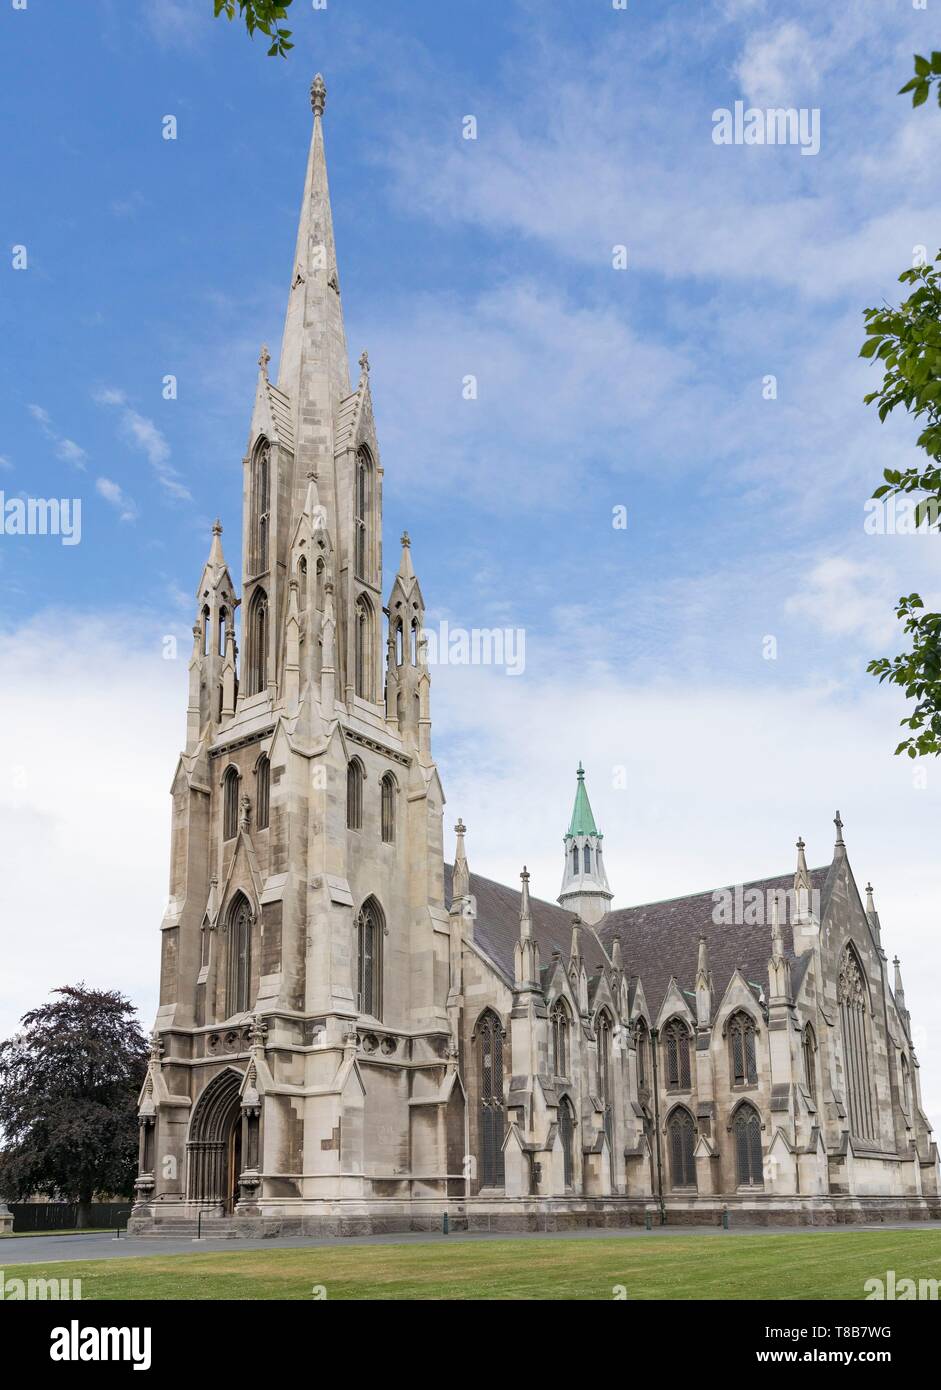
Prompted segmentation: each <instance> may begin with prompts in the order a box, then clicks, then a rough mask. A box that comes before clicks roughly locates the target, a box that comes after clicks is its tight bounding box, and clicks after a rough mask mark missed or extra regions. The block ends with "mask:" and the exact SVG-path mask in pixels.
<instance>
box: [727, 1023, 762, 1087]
mask: <svg viewBox="0 0 941 1390" xmlns="http://www.w3.org/2000/svg"><path fill="white" fill-rule="evenodd" d="M728 1027H729V1065H730V1070H731V1076H732V1085H733V1086H754V1085H755V1083H756V1082H757V1080H758V1062H757V1058H756V1048H755V1037H756V1033H755V1022H754V1019H753V1018H752V1017H751V1015H750V1014H747V1013H745V1012H744V1011H741V1012H739V1013H736V1014H733V1015H732V1017H731V1018H730V1019H729V1026H728Z"/></svg>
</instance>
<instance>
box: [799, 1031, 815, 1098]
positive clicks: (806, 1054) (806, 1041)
mask: <svg viewBox="0 0 941 1390" xmlns="http://www.w3.org/2000/svg"><path fill="white" fill-rule="evenodd" d="M816 1051H817V1039H816V1038H815V1037H814V1030H813V1028H812V1027H811V1025H810V1024H809V1023H808V1024H807V1027H806V1028H805V1029H804V1036H803V1038H802V1039H801V1054H802V1056H803V1059H804V1084H805V1085H806V1087H807V1090H808V1091H809V1093H810V1097H811V1099H812V1100H816V1099H817V1059H816V1057H815V1056H814V1054H815V1052H816Z"/></svg>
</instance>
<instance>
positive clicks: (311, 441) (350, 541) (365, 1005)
mask: <svg viewBox="0 0 941 1390" xmlns="http://www.w3.org/2000/svg"><path fill="white" fill-rule="evenodd" d="M310 95H311V107H312V112H313V129H312V133H311V140H310V147H309V153H308V159H307V171H306V178H305V184H304V193H303V199H302V203H301V211H300V219H299V226H298V233H297V243H296V249H295V253H294V260H293V263H292V266H291V272H290V283H289V290H288V298H287V310H286V315H285V321H284V331H283V335H282V340H281V353H280V360H279V363H278V370H277V377H276V381H275V380H273V379H272V375H271V374H269V364H270V362H271V357H270V354H269V352H268V350H267V349H266V348H263V349H262V352H261V356H260V359H259V364H258V376H257V380H256V385H255V397H254V403H253V407H252V414H251V425H250V429H249V436H248V442H247V448H246V451H245V455H244V458H243V459H242V465H241V466H242V476H243V508H242V513H243V514H242V569H241V596H238V595H237V593H236V589H235V586H234V584H233V581H232V578H231V575H230V572H229V569H228V567H227V565H226V561H225V559H224V557H223V553H222V539H221V537H222V527H221V525H220V524H219V523H217V524H216V525H215V526H214V527H213V535H212V543H211V548H210V553H209V559H208V561H207V564H206V566H205V569H204V571H203V575H202V579H201V581H200V585H199V590H198V597H197V611H196V615H195V617H196V621H195V625H194V628H193V634H194V640H193V655H192V659H191V663H190V683H189V699H188V708H187V736H186V747H185V751H184V752H183V753H182V755H181V757H180V761H179V764H178V766H177V771H176V775H175V778H174V782H173V812H172V817H173V819H172V849H171V886H170V900H169V906H168V909H167V913H166V916H165V918H164V921H163V924H162V966H161V993H160V1007H159V1011H158V1014H157V1020H156V1025H155V1032H154V1043H153V1048H152V1054H151V1062H150V1066H149V1069H148V1075H147V1082H146V1084H145V1088H144V1093H143V1095H142V1098H141V1111H140V1114H141V1126H142V1140H141V1160H140V1169H141V1171H140V1178H139V1181H138V1198H139V1201H138V1205H137V1208H136V1211H135V1217H136V1220H137V1221H138V1222H139V1223H141V1224H143V1225H146V1223H147V1222H148V1221H151V1222H153V1221H159V1220H160V1219H165V1218H166V1217H167V1215H168V1214H171V1213H172V1212H173V1211H174V1210H176V1211H177V1213H179V1214H181V1215H183V1216H186V1217H189V1216H191V1215H192V1214H193V1213H194V1212H195V1211H196V1210H197V1209H198V1208H199V1207H200V1206H205V1205H207V1204H208V1205H210V1206H216V1207H217V1208H218V1210H219V1211H224V1212H227V1213H229V1214H232V1213H235V1214H236V1215H239V1216H243V1217H246V1218H248V1217H252V1218H258V1217H260V1218H265V1219H267V1218H272V1219H281V1218H283V1217H285V1216H288V1215H292V1216H303V1217H304V1218H305V1219H309V1220H310V1222H312V1223H313V1226H312V1227H311V1228H312V1229H315V1228H316V1223H317V1221H319V1220H321V1219H323V1220H325V1221H326V1220H327V1218H328V1216H329V1219H330V1220H332V1221H334V1223H335V1222H336V1220H337V1219H338V1214H339V1217H342V1216H343V1214H344V1213H345V1212H350V1213H353V1214H355V1215H356V1216H357V1217H363V1218H364V1220H366V1221H367V1222H368V1219H369V1211H370V1209H371V1203H372V1202H373V1201H374V1200H378V1199H380V1198H381V1200H382V1203H383V1206H384V1208H386V1209H387V1208H388V1200H389V1199H390V1198H392V1199H393V1200H394V1202H397V1203H399V1204H401V1209H402V1210H403V1211H407V1210H408V1209H409V1204H410V1203H411V1202H413V1201H414V1200H416V1199H418V1198H421V1199H428V1198H431V1199H435V1200H441V1199H442V1198H446V1197H447V1196H448V1193H449V1175H451V1176H452V1177H453V1175H454V1174H460V1173H461V1171H462V1158H463V1154H464V1122H463V1092H462V1091H461V1088H460V1084H459V1083H457V1081H456V1063H455V1059H456V1057H457V1042H458V1039H457V1036H456V1034H455V1033H454V1031H453V1024H452V1023H451V1022H450V1021H449V1015H448V1009H447V1005H448V994H449V985H450V977H449V960H450V953H451V936H450V932H451V927H450V920H449V915H448V912H447V910H446V907H445V902H444V869H443V844H442V812H443V805H444V795H443V792H442V788H441V784H440V781H439V778H438V773H437V769H436V767H435V763H434V761H433V758H432V752H431V712H430V677H429V673H428V668H427V661H426V652H425V645H424V643H423V641H422V636H421V631H422V624H423V621H424V601H423V599H422V595H421V589H420V586H419V583H418V578H417V576H416V573H415V569H414V564H413V560H412V550H411V543H410V541H409V539H408V537H407V536H406V537H404V538H403V549H402V558H401V562H400V564H399V567H398V572H397V574H396V575H395V577H394V579H393V581H392V584H391V585H390V596H389V601H388V604H387V605H385V607H384V606H383V569H382V484H383V470H382V465H381V462H380V453H379V445H378V440H377V437H376V428H375V421H374V417H373V407H372V399H371V393H370V376H369V360H368V357H367V355H366V354H365V353H363V354H362V356H361V357H360V359H359V375H358V378H357V379H356V381H355V383H354V382H352V381H351V379H350V373H349V365H348V355H347V345H346V336H345V330H344V323H343V308H342V299H341V289H340V278H339V269H338V265H337V254H336V246H335V242H334V233H333V219H332V213H331V207H330V195H329V189H328V183H327V165H326V157H325V152H324V134H323V117H324V107H325V102H326V89H325V86H324V82H323V79H322V78H321V77H319V76H318V77H316V78H315V79H314V82H313V84H312V86H311V93H310ZM237 613H238V614H240V617H241V626H240V632H241V652H240V651H239V644H238V642H237V635H236V614H237ZM383 613H387V614H388V617H389V625H388V636H387V639H386V638H385V637H384V634H383ZM386 651H387V652H388V664H387V665H386V663H384V661H383V657H384V654H385V652H386Z"/></svg>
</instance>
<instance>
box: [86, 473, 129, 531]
mask: <svg viewBox="0 0 941 1390" xmlns="http://www.w3.org/2000/svg"><path fill="white" fill-rule="evenodd" d="M95 487H96V488H97V490H98V492H99V494H100V495H101V496H102V497H103V498H104V499H105V501H106V502H107V503H109V505H110V506H112V507H114V509H115V511H117V512H118V514H119V517H120V520H121V521H136V520H137V517H138V511H137V503H136V502H135V501H134V499H133V498H132V497H128V496H127V495H126V494H125V493H124V492H123V491H122V490H121V488H120V487H119V486H118V484H117V483H115V482H112V480H111V479H110V478H98V479H97V480H96V482H95Z"/></svg>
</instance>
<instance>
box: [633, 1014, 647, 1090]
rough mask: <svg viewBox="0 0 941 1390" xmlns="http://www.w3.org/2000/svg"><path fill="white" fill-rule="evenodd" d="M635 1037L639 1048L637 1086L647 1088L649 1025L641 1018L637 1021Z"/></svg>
mask: <svg viewBox="0 0 941 1390" xmlns="http://www.w3.org/2000/svg"><path fill="white" fill-rule="evenodd" d="M634 1036H635V1039H636V1042H635V1046H636V1048H637V1085H638V1086H646V1085H647V1043H648V1041H649V1039H648V1034H647V1025H646V1023H645V1022H644V1020H643V1019H642V1018H639V1019H638V1020H637V1029H636V1032H635V1035H634Z"/></svg>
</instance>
